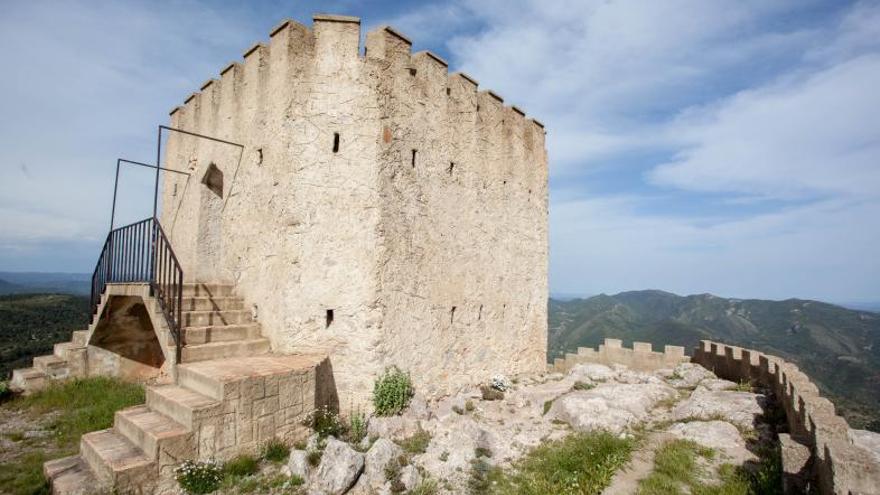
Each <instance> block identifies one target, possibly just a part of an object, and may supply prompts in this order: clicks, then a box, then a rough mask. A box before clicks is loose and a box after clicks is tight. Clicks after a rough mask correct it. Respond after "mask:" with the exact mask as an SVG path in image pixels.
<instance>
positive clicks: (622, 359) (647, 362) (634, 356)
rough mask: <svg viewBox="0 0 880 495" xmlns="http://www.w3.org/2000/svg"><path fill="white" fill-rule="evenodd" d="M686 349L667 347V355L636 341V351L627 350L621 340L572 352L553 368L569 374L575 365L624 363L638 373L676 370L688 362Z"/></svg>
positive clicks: (580, 348)
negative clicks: (685, 353) (678, 365)
mask: <svg viewBox="0 0 880 495" xmlns="http://www.w3.org/2000/svg"><path fill="white" fill-rule="evenodd" d="M688 360H689V359H688V357H687V356H685V355H684V347H681V346H677V345H667V346H665V347H664V349H663V352H654V350H653V349H652V347H651V344H649V343H646V342H633V348H632V349H627V348H626V347H623V341H621V340H620V339H605V343H604V344H600V345H599V348H598V349H592V348H590V347H578V351H577V353H576V354H575V353H568V354H566V355H565V357H564V358H556V359H555V360H554V361H553V365H552V366H551V369H552V370H553V371H558V372H560V373H566V372H568V371H569V370H570V369H571V368H572V367H573V366H574V365H576V364H582V363H598V364H605V365H609V366H610V365H612V364H622V365H624V366H626V367H628V368H631V369H634V370H638V371H656V370H659V369H662V368H674V367H675V365H677V364H678V363H683V362H687V361H688Z"/></svg>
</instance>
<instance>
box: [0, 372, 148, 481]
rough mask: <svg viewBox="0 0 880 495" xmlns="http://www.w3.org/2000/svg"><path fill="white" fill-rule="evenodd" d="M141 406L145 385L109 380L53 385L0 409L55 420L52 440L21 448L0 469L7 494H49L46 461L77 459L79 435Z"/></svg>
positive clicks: (17, 399)
mask: <svg viewBox="0 0 880 495" xmlns="http://www.w3.org/2000/svg"><path fill="white" fill-rule="evenodd" d="M143 402H144V389H143V387H142V386H141V385H138V384H135V383H129V382H125V381H122V380H119V379H115V378H107V377H94V378H81V379H75V380H69V381H63V382H54V383H51V384H49V385H48V386H47V387H46V388H44V389H43V390H41V391H38V392H35V393H34V394H32V395H29V396H24V397H22V396H19V397H14V398H12V399H11V400H9V401H7V402H5V403H4V404H3V405H2V406H0V407H3V408H8V409H12V410H15V411H20V412H21V413H23V414H25V415H26V416H28V417H30V418H32V419H33V420H34V422H39V421H40V418H42V417H47V416H48V415H51V416H48V417H51V418H52V419H51V420H49V421H48V423H45V427H46V428H48V429H49V430H50V431H52V433H53V435H52V437H51V438H50V439H48V443H47V444H44V445H41V447H40V448H39V449H33V450H32V449H28V448H25V447H23V448H21V449H20V452H19V454H18V455H16V456H15V457H12V458H7V459H5V460H4V462H3V463H2V464H0V487H3V490H2V491H3V493H10V494H22V495H24V494H28V495H31V494H36V493H48V492H47V490H48V487H47V485H46V480H45V478H44V477H43V463H44V462H46V461H49V460H52V459H58V458H60V457H65V456H68V455H73V454H75V453H76V452H77V451H78V450H79V438H80V436H82V435H83V434H84V433H88V432H90V431H95V430H102V429H105V428H109V427H110V426H111V425H112V424H113V415H114V414H115V412H116V411H117V410H119V409H124V408H126V407H129V406H133V405H137V404H142V403H143Z"/></svg>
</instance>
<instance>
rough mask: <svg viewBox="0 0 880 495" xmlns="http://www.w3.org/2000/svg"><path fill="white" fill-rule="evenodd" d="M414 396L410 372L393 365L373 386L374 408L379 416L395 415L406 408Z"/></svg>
mask: <svg viewBox="0 0 880 495" xmlns="http://www.w3.org/2000/svg"><path fill="white" fill-rule="evenodd" d="M412 396H413V387H412V381H411V380H410V377H409V374H408V373H404V372H403V371H400V370H399V369H398V368H397V367H396V366H392V367H391V368H388V369H386V370H385V374H384V375H382V376H381V377H380V378H379V379H378V380H376V384H375V385H374V386H373V409H374V411H375V413H376V415H377V416H394V415H395V414H400V412H401V411H403V410H404V409H406V406H408V405H409V401H410V399H411V398H412Z"/></svg>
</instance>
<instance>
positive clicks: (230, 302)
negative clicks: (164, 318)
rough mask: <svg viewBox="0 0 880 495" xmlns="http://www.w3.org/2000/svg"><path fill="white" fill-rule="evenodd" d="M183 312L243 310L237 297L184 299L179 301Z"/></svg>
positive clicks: (242, 302) (242, 301) (241, 302)
mask: <svg viewBox="0 0 880 495" xmlns="http://www.w3.org/2000/svg"><path fill="white" fill-rule="evenodd" d="M181 309H182V310H183V311H218V310H219V311H235V310H241V309H244V300H243V299H241V298H239V297H185V298H183V300H182V301H181Z"/></svg>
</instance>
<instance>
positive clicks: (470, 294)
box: [162, 18, 547, 408]
mask: <svg viewBox="0 0 880 495" xmlns="http://www.w3.org/2000/svg"><path fill="white" fill-rule="evenodd" d="M359 38H360V33H359V25H358V24H356V23H351V22H335V21H327V20H320V19H318V18H316V20H315V24H314V26H313V29H312V30H309V29H307V28H305V27H303V26H301V25H299V24H296V23H289V24H287V26H286V27H284V28H283V29H281V30H280V31H277V32H275V33H274V34H273V35H272V37H271V39H270V42H269V44H268V46H258V47H256V48H255V49H253V50H252V51H249V52H248V54H247V56H246V57H245V60H244V62H243V63H242V64H240V65H233V66H231V68H229V69H228V70H225V71H224V72H223V74H222V75H221V77H220V79H219V80H218V81H215V82H213V83H209V84H207V85H206V86H204V87H203V88H202V91H201V92H200V93H198V94H196V95H195V96H193V97H192V98H190V99H189V100H187V102H186V104H185V105H184V107H182V108H181V109H179V110H178V111H176V112H174V113H173V115H172V125H173V126H176V127H181V128H184V129H187V130H191V131H195V132H202V133H205V134H209V135H212V136H216V137H219V138H222V139H228V140H231V141H235V142H240V143H243V144H244V145H245V146H246V148H245V152H244V156H243V158H242V160H241V161H240V162H239V160H238V150H237V149H235V148H232V147H229V146H225V145H222V144H217V143H211V142H206V141H203V140H198V139H195V138H191V137H186V136H181V135H172V137H171V138H170V139H169V142H168V145H167V153H166V166H169V167H172V168H189V169H191V170H192V171H193V172H194V173H193V175H192V176H191V177H190V178H189V179H186V177H178V176H174V175H172V174H166V178H165V183H164V186H163V209H162V215H163V216H162V223H163V226H165V229H166V231H167V232H168V233H169V235H170V236H171V240H172V243H173V245H174V248H175V251H176V252H177V254H178V257H179V259H180V261H181V263H182V265H183V267H184V270H185V273H186V275H187V277H190V278H192V277H191V274H193V271H191V270H189V267H192V266H196V265H197V260H196V258H197V257H198V252H199V249H204V248H198V247H197V245H198V239H199V236H200V235H202V237H203V238H204V235H203V234H200V232H199V216H200V212H202V211H204V208H202V207H201V206H200V200H199V197H200V195H199V193H198V191H199V190H200V188H203V187H205V186H203V185H202V184H201V183H200V182H199V181H200V179H201V177H202V176H203V175H204V171H205V169H206V168H207V167H208V165H209V164H210V163H214V164H215V165H216V166H217V167H218V168H220V170H222V172H223V174H224V197H223V198H222V201H223V205H222V209H221V213H220V217H221V222H220V228H221V230H222V241H223V242H222V246H220V247H219V248H218V249H219V259H220V260H222V262H221V263H219V264H218V266H217V267H216V270H215V277H214V278H213V281H229V282H234V283H236V284H237V289H238V291H239V293H240V295H242V296H244V297H245V298H246V300H247V301H248V302H249V303H251V304H254V305H257V307H258V308H257V314H258V317H259V320H260V321H261V323H262V324H263V328H264V333H265V334H266V336H267V337H269V338H270V340H271V341H272V345H273V349H274V350H276V351H279V352H298V351H311V350H320V351H324V352H328V353H329V354H330V356H331V359H330V362H331V363H330V364H331V366H332V367H333V374H334V378H335V381H336V385H337V387H338V389H339V391H340V398H339V401H340V405H342V406H343V407H344V408H345V407H349V406H352V405H354V406H357V405H358V404H360V403H362V402H366V401H367V400H368V399H369V396H370V393H371V390H372V382H373V379H374V378H375V376H376V375H377V374H378V373H379V372H381V370H382V369H383V368H384V367H385V366H387V365H392V364H394V365H398V366H400V367H401V368H404V369H407V370H409V371H411V372H412V375H413V378H414V380H415V381H416V384H417V386H418V387H419V388H420V389H421V390H423V391H426V392H428V393H444V392H448V391H451V390H454V389H455V388H457V387H459V386H461V385H464V384H467V383H473V382H474V381H477V380H484V379H486V378H487V377H488V376H489V375H491V374H493V373H518V372H526V371H541V370H543V368H544V366H545V360H546V357H545V356H546V328H547V327H546V325H547V323H546V310H547V303H546V301H547V161H546V154H545V151H544V133H543V129H542V128H541V127H540V126H538V125H536V124H535V123H534V122H532V121H528V120H526V119H525V118H524V117H523V116H522V115H521V114H519V113H517V112H515V111H514V110H512V109H511V108H509V107H504V106H503V105H502V103H501V102H500V101H498V100H497V99H495V98H494V97H492V96H491V95H489V94H487V93H478V92H477V88H476V86H475V85H474V84H473V83H472V82H470V81H468V80H467V79H465V78H463V77H461V76H456V75H453V76H448V75H447V69H446V67H445V66H443V65H441V64H440V63H439V62H437V61H436V60H434V59H433V58H431V57H429V56H427V55H425V54H420V55H416V56H411V55H410V47H409V44H408V43H406V42H405V41H404V40H402V39H400V38H398V37H397V36H395V35H394V34H393V33H391V32H390V31H387V30H385V29H379V30H377V31H374V32H373V33H370V34H369V36H368V40H367V48H368V50H367V56H366V57H359V56H358V47H359V46H358V45H359ZM410 69H414V70H415V72H414V73H413V72H412V71H411V70H410ZM447 87H449V93H448V94H447ZM478 106H479V109H478ZM334 132H338V133H339V134H340V141H341V142H340V150H339V152H338V153H335V154H334V153H333V152H332V144H333V133H334ZM412 149H416V150H418V152H417V164H416V167H415V168H413V167H412V166H411V164H410V160H411V150H412ZM452 162H454V163H455V166H454V168H453V170H452V174H450V173H449V164H450V163H452ZM175 184H177V186H176V195H175V194H174V191H175V187H174V185H175ZM452 307H455V311H454V314H453V311H452ZM327 309H333V310H334V323H333V324H332V325H331V326H330V327H329V328H325V319H324V318H325V312H326V310H327Z"/></svg>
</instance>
